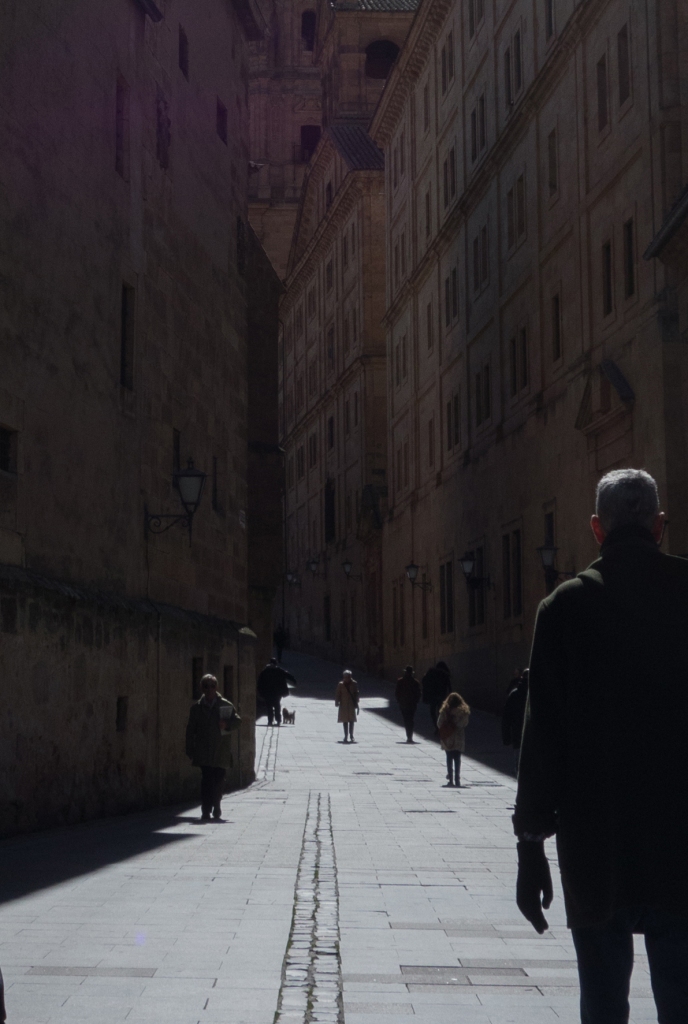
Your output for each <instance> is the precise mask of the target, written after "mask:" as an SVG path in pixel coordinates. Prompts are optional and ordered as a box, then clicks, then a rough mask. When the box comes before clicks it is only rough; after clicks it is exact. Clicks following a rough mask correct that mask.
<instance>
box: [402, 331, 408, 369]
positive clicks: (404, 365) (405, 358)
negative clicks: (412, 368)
mask: <svg viewBox="0 0 688 1024" xmlns="http://www.w3.org/2000/svg"><path fill="white" fill-rule="evenodd" d="M401 376H402V378H403V380H406V378H407V376H408V343H407V340H406V335H404V336H403V338H402V339H401Z"/></svg>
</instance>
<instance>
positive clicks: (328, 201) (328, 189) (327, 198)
mask: <svg viewBox="0 0 688 1024" xmlns="http://www.w3.org/2000/svg"><path fill="white" fill-rule="evenodd" d="M331 206H332V182H331V181H328V183H327V185H325V209H327V210H329V208H330V207H331Z"/></svg>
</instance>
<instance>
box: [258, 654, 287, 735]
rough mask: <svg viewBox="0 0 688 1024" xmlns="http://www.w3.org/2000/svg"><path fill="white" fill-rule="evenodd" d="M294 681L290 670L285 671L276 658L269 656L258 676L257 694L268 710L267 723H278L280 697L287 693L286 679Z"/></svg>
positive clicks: (279, 718) (280, 710)
mask: <svg viewBox="0 0 688 1024" xmlns="http://www.w3.org/2000/svg"><path fill="white" fill-rule="evenodd" d="M288 679H289V680H291V682H292V683H295V682H296V680H295V679H294V677H293V675H292V674H291V672H287V670H286V669H285V668H282V667H281V666H280V665H278V664H277V658H270V661H269V662H268V664H267V665H266V666H265V668H264V669H263V671H262V672H261V673H260V675H259V676H258V685H257V689H258V696H259V697H260V698H261V700H262V701H263V703H264V704H265V706H266V708H267V712H268V725H272V724H273V720H274V723H275V725H279V724H280V720H281V718H282V707H281V704H282V697H287V696H288V695H289V687H288V686H287V680H288Z"/></svg>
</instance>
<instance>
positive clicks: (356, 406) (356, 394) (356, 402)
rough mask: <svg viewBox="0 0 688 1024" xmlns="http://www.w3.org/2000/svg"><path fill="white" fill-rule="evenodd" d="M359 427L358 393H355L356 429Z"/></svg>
mask: <svg viewBox="0 0 688 1024" xmlns="http://www.w3.org/2000/svg"><path fill="white" fill-rule="evenodd" d="M357 426H358V391H354V427H357Z"/></svg>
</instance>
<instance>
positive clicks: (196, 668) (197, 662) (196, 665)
mask: <svg viewBox="0 0 688 1024" xmlns="http://www.w3.org/2000/svg"><path fill="white" fill-rule="evenodd" d="M202 678H203V658H192V659H191V699H192V700H200V699H201V697H202V696H203V691H202V690H201V679H202Z"/></svg>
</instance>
